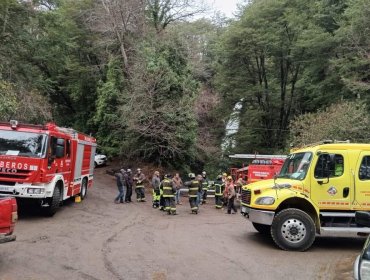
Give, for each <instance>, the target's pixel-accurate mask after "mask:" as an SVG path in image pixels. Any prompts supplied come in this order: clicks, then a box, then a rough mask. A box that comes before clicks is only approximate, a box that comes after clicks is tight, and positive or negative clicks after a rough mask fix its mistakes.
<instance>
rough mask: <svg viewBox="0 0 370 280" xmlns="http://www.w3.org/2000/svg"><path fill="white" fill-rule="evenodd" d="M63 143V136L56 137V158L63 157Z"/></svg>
mask: <svg viewBox="0 0 370 280" xmlns="http://www.w3.org/2000/svg"><path fill="white" fill-rule="evenodd" d="M64 144H65V140H64V139H63V138H58V139H57V146H56V149H55V156H56V157H57V158H62V157H64Z"/></svg>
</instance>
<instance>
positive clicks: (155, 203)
mask: <svg viewBox="0 0 370 280" xmlns="http://www.w3.org/2000/svg"><path fill="white" fill-rule="evenodd" d="M160 185H161V179H160V178H159V171H155V172H154V174H153V178H152V187H153V208H158V207H159V200H160V197H161V196H160V189H159V186H160Z"/></svg>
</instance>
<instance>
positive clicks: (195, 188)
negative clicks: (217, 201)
mask: <svg viewBox="0 0 370 280" xmlns="http://www.w3.org/2000/svg"><path fill="white" fill-rule="evenodd" d="M200 186H201V185H200V182H199V181H197V180H193V181H191V183H190V184H189V197H198V192H199V190H200Z"/></svg>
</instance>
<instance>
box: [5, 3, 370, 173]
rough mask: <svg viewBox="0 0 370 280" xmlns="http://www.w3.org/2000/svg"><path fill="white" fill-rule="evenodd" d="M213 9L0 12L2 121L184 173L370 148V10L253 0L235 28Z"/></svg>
mask: <svg viewBox="0 0 370 280" xmlns="http://www.w3.org/2000/svg"><path fill="white" fill-rule="evenodd" d="M205 10H207V7H206V6H204V5H203V4H200V1H196V0H33V1H31V0H29V1H25V0H23V1H22V0H2V1H0V119H1V120H2V121H8V120H9V119H18V120H21V121H25V122H31V123H44V122H46V121H54V122H56V123H57V124H58V125H61V126H68V127H73V128H75V129H77V130H80V131H83V132H85V133H88V134H90V133H91V134H92V135H94V136H95V137H96V138H97V140H98V143H99V146H100V148H101V150H103V151H104V153H107V154H108V155H110V156H117V157H120V158H121V159H124V160H132V159H140V160H142V161H147V162H152V163H155V164H158V165H162V166H170V167H173V168H178V169H179V168H181V169H183V170H189V169H190V168H198V169H200V168H203V167H205V168H207V170H216V169H219V168H221V167H222V165H226V164H227V157H225V156H227V155H228V154H230V153H286V152H287V151H288V150H289V146H290V145H291V143H294V144H296V145H304V144H307V143H310V142H315V141H319V140H321V139H327V138H329V139H330V138H331V139H341V140H344V139H350V140H352V141H360V142H366V141H369V140H370V130H369V127H370V121H369V118H368V112H369V105H370V36H369V34H370V17H369V15H370V0H312V1H305V0H252V1H246V2H245V4H243V5H240V7H239V10H238V12H237V15H236V16H235V18H233V19H226V18H224V17H223V16H222V15H220V14H218V15H215V16H214V17H213V18H211V19H210V18H202V13H203V12H204V11H205ZM237 104H238V106H236V105H237ZM235 108H237V109H235ZM235 110H237V113H236V114H232V113H233V112H234V111H235ZM230 118H237V120H236V122H237V123H239V129H238V130H237V131H236V132H235V133H228V127H227V125H226V124H227V123H228V122H229V121H230Z"/></svg>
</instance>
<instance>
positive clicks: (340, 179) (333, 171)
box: [311, 151, 351, 210]
mask: <svg viewBox="0 0 370 280" xmlns="http://www.w3.org/2000/svg"><path fill="white" fill-rule="evenodd" d="M313 167H314V168H313V169H311V178H312V179H311V199H312V200H313V201H314V203H315V204H316V205H317V206H318V207H319V208H320V209H321V210H345V209H349V208H350V197H351V195H350V189H351V186H350V184H351V173H350V166H349V159H348V154H347V152H346V151H330V153H326V152H320V153H319V154H318V155H317V156H316V157H315V159H314V162H313Z"/></svg>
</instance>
